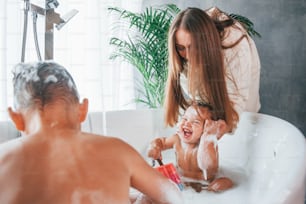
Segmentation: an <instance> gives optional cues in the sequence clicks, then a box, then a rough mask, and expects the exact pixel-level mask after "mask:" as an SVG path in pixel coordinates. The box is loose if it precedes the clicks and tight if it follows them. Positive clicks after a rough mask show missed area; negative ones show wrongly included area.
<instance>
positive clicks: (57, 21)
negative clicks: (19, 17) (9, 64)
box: [21, 0, 78, 62]
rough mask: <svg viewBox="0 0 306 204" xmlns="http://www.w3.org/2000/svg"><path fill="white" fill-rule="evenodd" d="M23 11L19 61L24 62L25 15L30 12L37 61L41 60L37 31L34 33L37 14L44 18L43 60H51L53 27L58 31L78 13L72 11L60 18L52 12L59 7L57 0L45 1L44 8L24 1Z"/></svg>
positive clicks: (28, 0) (52, 54)
mask: <svg viewBox="0 0 306 204" xmlns="http://www.w3.org/2000/svg"><path fill="white" fill-rule="evenodd" d="M24 2H25V9H24V18H25V19H24V32H23V43H22V54H21V61H22V62H24V55H25V44H26V32H27V15H28V11H29V10H30V11H31V12H32V14H33V31H34V41H35V47H36V52H37V55H38V59H39V60H41V57H40V51H39V46H38V40H37V31H36V20H37V14H39V15H41V16H44V17H45V38H44V40H45V52H44V54H45V60H49V59H53V56H54V25H55V27H56V28H57V29H58V30H60V29H61V28H62V27H63V26H64V25H66V24H67V23H68V21H69V20H70V19H71V18H72V17H74V16H75V15H76V14H77V13H78V11H77V10H75V9H73V10H71V11H70V12H68V13H67V14H65V15H64V16H62V17H61V16H60V14H58V13H56V12H55V11H54V9H55V8H57V7H58V6H59V3H58V1H57V0H46V1H45V8H42V7H40V6H37V5H35V4H32V3H30V0H24Z"/></svg>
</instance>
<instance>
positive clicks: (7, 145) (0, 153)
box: [0, 138, 22, 159]
mask: <svg viewBox="0 0 306 204" xmlns="http://www.w3.org/2000/svg"><path fill="white" fill-rule="evenodd" d="M21 146H22V138H15V139H12V140H9V141H6V142H3V143H1V144H0V159H2V158H3V157H4V156H6V155H8V154H11V153H13V152H16V151H18V150H19V149H20V148H21Z"/></svg>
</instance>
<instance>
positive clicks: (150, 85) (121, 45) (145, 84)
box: [108, 4, 260, 108]
mask: <svg viewBox="0 0 306 204" xmlns="http://www.w3.org/2000/svg"><path fill="white" fill-rule="evenodd" d="M108 10H110V11H111V12H112V13H115V14H116V15H118V16H119V23H121V24H119V27H118V26H117V24H116V26H117V27H116V28H117V29H122V27H121V26H125V28H126V29H127V30H128V32H127V33H128V35H127V36H125V37H126V38H125V39H120V38H118V37H112V38H111V39H110V45H112V46H114V47H115V51H114V52H113V53H112V54H111V56H110V59H116V58H122V59H124V60H126V61H127V62H128V63H129V64H131V65H132V66H134V67H135V68H137V70H138V71H139V72H140V73H141V75H142V82H141V83H140V86H139V87H138V93H139V96H138V97H137V98H136V102H140V103H144V104H145V105H146V106H148V107H149V108H160V107H161V105H162V103H163V100H164V89H165V83H166V79H167V65H168V48H167V34H168V30H169V27H170V24H171V22H172V20H173V19H174V17H175V16H176V15H177V14H178V13H179V12H180V9H179V8H178V7H177V6H176V5H174V4H165V5H162V6H156V7H153V6H150V7H147V8H146V9H145V10H144V11H143V12H141V13H135V12H131V11H128V10H125V9H122V8H117V7H109V8H108ZM229 16H230V17H232V18H233V19H236V20H238V21H240V22H241V23H242V25H243V26H244V27H245V28H246V30H247V31H248V33H249V34H250V35H252V36H257V37H260V34H259V33H258V32H256V31H255V30H254V27H253V23H252V22H251V21H250V20H249V19H248V18H246V17H244V16H241V15H238V14H229Z"/></svg>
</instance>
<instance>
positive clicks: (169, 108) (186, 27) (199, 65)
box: [164, 8, 260, 132]
mask: <svg viewBox="0 0 306 204" xmlns="http://www.w3.org/2000/svg"><path fill="white" fill-rule="evenodd" d="M168 49H169V71H168V79H167V84H166V91H165V94H166V96H165V103H164V106H165V122H166V124H167V125H170V126H173V125H174V124H176V122H177V121H178V117H179V111H180V108H182V109H183V110H185V109H186V108H187V107H188V106H189V104H190V103H189V101H200V102H202V103H205V104H209V105H211V106H212V107H213V109H214V111H213V118H214V119H215V120H216V119H218V120H220V121H221V120H224V121H225V122H226V125H227V129H226V132H232V131H233V130H234V129H235V127H236V125H237V122H238V120H239V114H240V113H242V112H243V111H253V112H257V111H258V110H259V108H260V102H259V75H260V63H259V57H258V54H257V50H256V47H255V44H254V42H253V40H252V39H251V38H250V36H248V34H247V32H246V31H245V29H244V28H243V26H242V25H241V24H239V23H238V22H235V21H234V20H233V19H231V18H230V17H228V16H227V15H226V14H224V13H222V12H221V11H220V10H219V9H217V8H212V9H210V10H208V11H206V12H205V11H204V10H201V9H198V8H187V9H186V10H183V11H181V12H180V13H179V14H178V16H177V17H176V18H175V19H174V21H173V23H172V25H171V27H170V30H169V39H168Z"/></svg>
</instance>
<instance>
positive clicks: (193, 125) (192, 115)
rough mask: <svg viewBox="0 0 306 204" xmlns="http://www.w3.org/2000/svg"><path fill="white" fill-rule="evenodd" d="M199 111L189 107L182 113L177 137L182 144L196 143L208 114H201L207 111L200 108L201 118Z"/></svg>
mask: <svg viewBox="0 0 306 204" xmlns="http://www.w3.org/2000/svg"><path fill="white" fill-rule="evenodd" d="M199 109H200V108H198V110H197V109H196V107H194V106H190V107H189V108H188V109H187V110H186V111H185V113H184V115H183V117H182V118H181V121H180V122H179V124H178V129H179V136H180V138H181V140H182V141H183V142H184V143H188V144H192V143H198V142H199V140H200V137H201V135H202V133H203V130H204V123H205V120H206V119H208V117H207V116H208V115H209V114H202V113H203V111H208V110H207V108H205V109H204V108H201V116H202V117H201V116H200V115H199ZM203 116H205V117H203Z"/></svg>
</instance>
